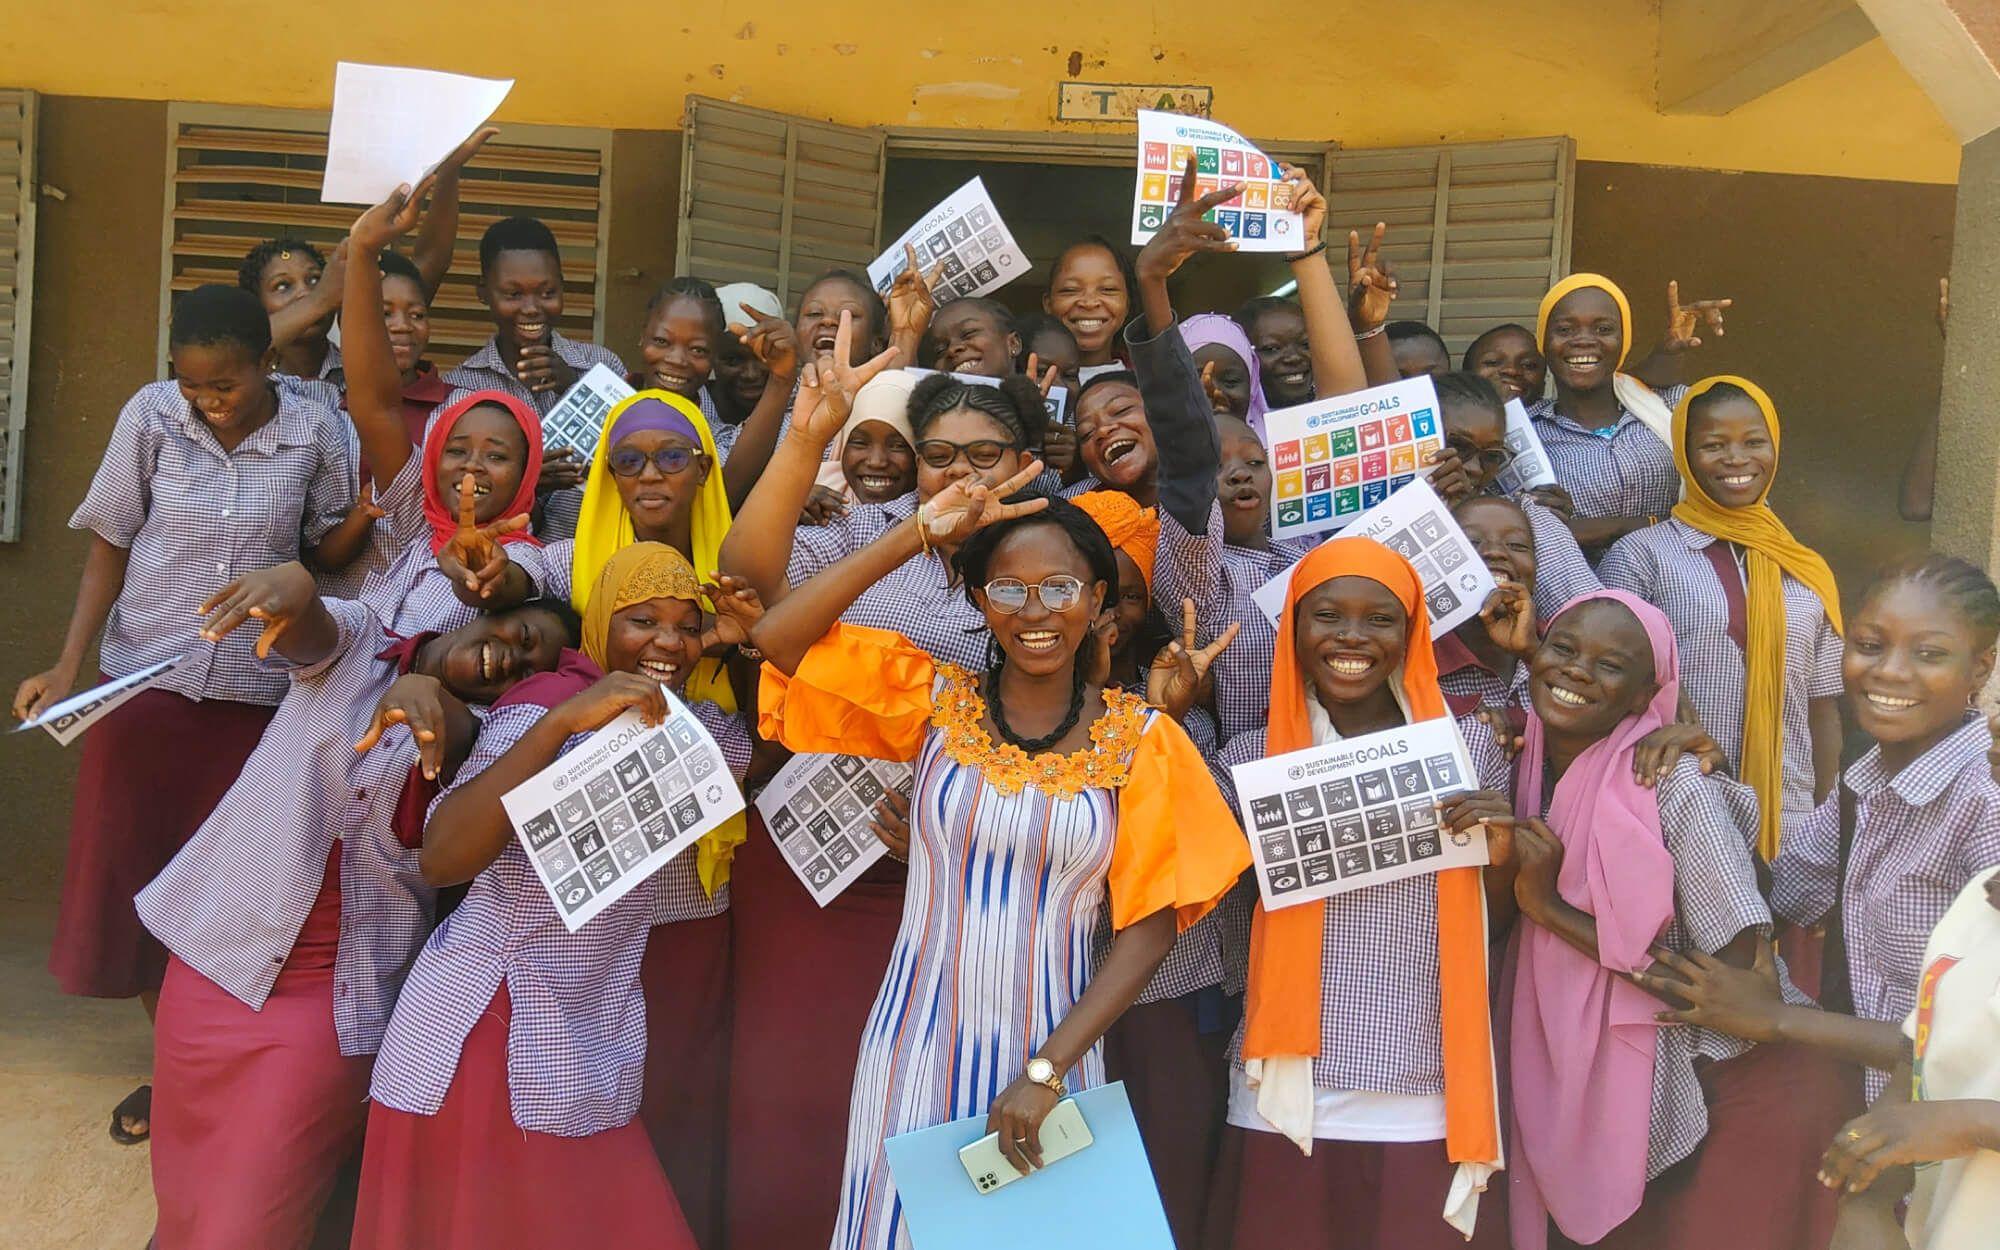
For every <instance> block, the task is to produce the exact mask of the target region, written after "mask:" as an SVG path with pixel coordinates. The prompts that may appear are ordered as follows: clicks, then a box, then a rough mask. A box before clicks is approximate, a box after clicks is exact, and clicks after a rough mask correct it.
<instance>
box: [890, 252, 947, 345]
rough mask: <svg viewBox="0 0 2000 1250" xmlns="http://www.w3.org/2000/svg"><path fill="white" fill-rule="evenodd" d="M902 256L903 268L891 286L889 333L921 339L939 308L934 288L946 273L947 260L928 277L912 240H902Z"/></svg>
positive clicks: (894, 335)
mask: <svg viewBox="0 0 2000 1250" xmlns="http://www.w3.org/2000/svg"><path fill="white" fill-rule="evenodd" d="M903 260H904V262H905V263H904V267H903V272H901V273H899V274H897V275H896V280H895V282H893V283H892V284H890V287H889V298H888V300H887V303H888V305H889V337H890V338H892V339H896V338H902V337H904V336H908V337H909V338H910V339H912V340H917V339H922V338H923V337H924V331H925V330H928V329H929V328H930V324H931V314H933V313H935V312H936V311H937V294H936V292H935V291H934V290H933V288H934V287H936V285H937V283H938V281H939V279H941V278H943V277H944V262H943V261H939V262H938V264H937V267H936V268H935V269H933V270H931V273H930V277H928V278H926V277H925V276H924V270H923V265H922V263H921V262H920V261H918V260H917V249H916V247H915V246H914V245H913V244H909V243H905V244H903Z"/></svg>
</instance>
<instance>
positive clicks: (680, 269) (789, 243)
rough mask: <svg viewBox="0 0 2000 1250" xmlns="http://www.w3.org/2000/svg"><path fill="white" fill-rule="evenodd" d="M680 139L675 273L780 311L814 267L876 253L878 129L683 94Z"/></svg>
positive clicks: (860, 263) (864, 261)
mask: <svg viewBox="0 0 2000 1250" xmlns="http://www.w3.org/2000/svg"><path fill="white" fill-rule="evenodd" d="M681 143H682V154H681V214H680V216H681V220H680V231H679V236H678V237H679V242H678V245H677V248H676V254H675V258H674V270H675V272H677V273H684V274H693V275H694V276H696V277H698V278H704V279H706V280H708V281H710V282H714V283H718V284H719V283H724V282H754V283H756V284H757V285H759V286H764V287H769V288H770V289H772V290H773V291H776V292H777V293H778V298H779V299H780V300H781V301H783V303H784V304H785V306H786V307H787V308H790V307H792V305H793V304H794V303H795V302H796V300H797V299H798V297H799V296H800V294H802V293H803V292H804V290H805V287H806V284H807V283H809V282H811V281H812V280H813V278H814V277H816V276H818V275H819V274H820V273H821V272H822V271H824V270H826V269H831V268H833V267H835V266H843V267H846V268H849V269H855V270H861V269H865V268H866V267H867V265H868V262H869V261H871V260H874V259H875V257H876V256H877V254H879V253H880V251H881V248H880V246H879V243H880V239H881V218H882V146H883V136H882V132H881V131H879V130H869V129H862V128H858V127H853V126H835V125H831V124H829V123H827V122H819V121H811V120H808V119H806V118H801V117H788V116H786V115H784V114H782V113H770V112H766V111H764V110H762V109H752V108H744V107H743V106H742V105H738V104H727V103H724V102H722V101H720V100H710V99H706V98H703V97H701V96H690V97H688V111H687V117H686V119H685V123H684V128H683V133H682V139H681Z"/></svg>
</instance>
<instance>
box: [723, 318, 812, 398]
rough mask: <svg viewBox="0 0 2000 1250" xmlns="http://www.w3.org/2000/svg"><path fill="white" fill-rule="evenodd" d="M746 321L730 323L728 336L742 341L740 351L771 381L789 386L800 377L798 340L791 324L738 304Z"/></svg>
mask: <svg viewBox="0 0 2000 1250" xmlns="http://www.w3.org/2000/svg"><path fill="white" fill-rule="evenodd" d="M736 307H737V309H738V310H739V311H740V312H742V314H743V316H744V317H745V320H743V321H732V322H730V323H729V332H730V333H731V334H734V335H735V336H736V337H737V338H739V339H741V340H742V341H743V347H744V349H745V350H746V351H748V352H749V353H750V354H751V355H752V356H755V357H756V358H757V361H758V363H759V364H761V365H763V366H764V368H765V370H766V371H767V372H768V373H770V375H771V376H772V377H774V378H783V379H784V380H785V381H786V382H787V383H789V382H790V381H791V380H792V379H793V378H795V377H797V376H799V340H798V334H797V332H796V331H794V330H793V329H792V323H791V322H789V321H786V320H785V319H784V318H783V317H772V316H769V315H767V314H765V313H761V312H758V311H757V310H756V309H754V308H752V307H750V305H748V304H738V305H737V306H736Z"/></svg>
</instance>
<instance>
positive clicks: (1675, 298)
mask: <svg viewBox="0 0 2000 1250" xmlns="http://www.w3.org/2000/svg"><path fill="white" fill-rule="evenodd" d="M1735 302H1736V301H1735V300H1733V299H1698V300H1694V301H1692V302H1691V303H1686V304H1683V303H1681V284H1680V283H1679V282H1668V283H1667V336H1666V337H1665V338H1663V339H1661V340H1660V350H1661V351H1663V352H1668V353H1677V352H1684V351H1686V350H1687V349H1689V348H1690V347H1700V346H1701V340H1700V339H1699V338H1697V337H1696V332H1697V331H1698V330H1700V329H1701V327H1702V326H1703V325H1704V324H1706V325H1707V326H1708V328H1709V329H1711V330H1713V331H1715V337H1716V338H1721V337H1722V313H1723V310H1724V309H1726V308H1728V307H1729V306H1730V305H1732V304H1734V303H1735Z"/></svg>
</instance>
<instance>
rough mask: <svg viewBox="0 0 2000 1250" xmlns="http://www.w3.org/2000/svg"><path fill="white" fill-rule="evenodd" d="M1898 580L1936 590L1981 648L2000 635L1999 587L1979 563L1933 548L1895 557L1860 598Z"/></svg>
mask: <svg viewBox="0 0 2000 1250" xmlns="http://www.w3.org/2000/svg"><path fill="white" fill-rule="evenodd" d="M1901 582H1909V583H1912V584H1915V585H1919V586H1928V587H1930V588H1931V589H1932V590H1934V591H1936V592H1937V594H1938V595H1939V596H1940V597H1941V598H1943V599H1944V600H1945V601H1946V602H1948V603H1949V604H1951V607H1952V610H1953V611H1954V612H1956V613H1957V614H1958V617H1959V619H1960V620H1962V621H1964V622H1965V623H1966V624H1967V625H1968V626H1970V627H1971V629H1972V636H1973V639H1974V640H1975V641H1976V642H1977V643H1978V644H1979V649H1980V650H1982V651H1984V650H1986V649H1988V648H1990V647H1992V646H1993V644H1994V642H1995V640H1996V639H2000V589H1996V588H1995V587H1994V585H1993V579H1992V578H1990V577H1988V576H1987V575H1986V571H1985V570H1984V569H1981V568H1980V567H1979V566H1978V565H1976V564H1972V563H1970V562H1969V561H1965V560H1961V559H1959V558H1958V557H1957V556H1948V555H1943V554H1940V553H1938V552H1935V551H1933V552H1928V553H1926V554H1924V555H1920V556H1911V557H1909V558H1907V559H1903V560H1898V561H1896V562H1895V563H1893V564H1891V565H1889V566H1888V567H1887V568H1885V569H1883V570H1882V571H1881V572H1880V573H1879V574H1877V575H1876V577H1875V580H1874V581H1873V582H1870V583H1869V585H1868V589H1867V590H1864V591H1863V592H1861V602H1862V603H1864V604H1865V603H1868V602H1870V601H1872V600H1874V599H1875V598H1877V597H1878V596H1880V595H1882V594H1883V593H1885V592H1886V591H1887V590H1888V589H1889V588H1890V587H1891V586H1894V585H1897V584H1898V583H1901Z"/></svg>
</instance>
